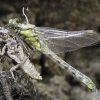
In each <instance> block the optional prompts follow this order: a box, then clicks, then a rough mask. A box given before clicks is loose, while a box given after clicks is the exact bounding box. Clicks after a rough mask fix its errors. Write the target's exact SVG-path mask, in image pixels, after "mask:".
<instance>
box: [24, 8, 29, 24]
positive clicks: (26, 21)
mask: <svg viewBox="0 0 100 100" xmlns="http://www.w3.org/2000/svg"><path fill="white" fill-rule="evenodd" d="M24 11H25V8H24V7H23V9H22V12H23V15H24V16H25V18H26V22H27V24H29V21H28V18H27V16H26V14H25V12H24Z"/></svg>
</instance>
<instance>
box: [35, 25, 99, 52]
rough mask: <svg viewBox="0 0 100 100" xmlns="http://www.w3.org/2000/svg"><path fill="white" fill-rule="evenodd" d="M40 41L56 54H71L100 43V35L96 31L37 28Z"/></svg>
mask: <svg viewBox="0 0 100 100" xmlns="http://www.w3.org/2000/svg"><path fill="white" fill-rule="evenodd" d="M35 31H36V33H37V34H38V37H39V39H40V40H42V41H43V42H45V43H46V45H47V46H48V48H49V49H50V50H51V51H53V52H55V53H62V52H70V51H74V50H77V49H79V48H82V47H86V46H90V45H93V44H95V43H97V42H98V41H100V35H99V33H97V32H96V31H94V30H83V31H64V30H58V29H53V28H49V27H36V28H35Z"/></svg>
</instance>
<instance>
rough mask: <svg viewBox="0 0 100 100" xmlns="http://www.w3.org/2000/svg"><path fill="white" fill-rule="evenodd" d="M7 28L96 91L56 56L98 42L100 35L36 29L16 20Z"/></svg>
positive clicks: (89, 81)
mask: <svg viewBox="0 0 100 100" xmlns="http://www.w3.org/2000/svg"><path fill="white" fill-rule="evenodd" d="M8 26H9V28H11V29H12V30H14V31H15V33H17V34H19V35H22V36H24V37H25V40H26V41H28V43H30V45H31V46H33V47H34V48H35V49H36V50H37V51H40V52H42V53H43V54H45V55H47V56H48V57H49V58H51V59H52V60H53V61H54V62H55V63H56V64H58V65H59V66H60V67H61V68H63V69H64V70H66V71H67V72H68V73H69V74H71V75H72V76H73V77H75V78H76V79H77V80H78V81H80V82H82V83H84V84H85V85H86V86H87V87H88V88H90V89H91V90H92V91H94V92H96V91H97V88H96V86H95V84H94V83H93V81H92V80H91V79H90V78H89V77H87V76H86V75H84V74H83V73H81V72H80V71H78V70H77V69H75V68H74V67H72V66H71V65H69V64H68V63H66V62H65V61H64V60H62V59H61V58H60V57H58V56H57V55H56V54H58V53H64V52H70V51H74V50H77V49H80V48H83V47H87V46H91V45H93V44H95V43H97V42H99V41H100V35H99V33H98V32H96V31H94V30H82V31H66V30H61V29H55V28H49V27H36V26H35V25H33V24H29V23H20V21H19V19H18V18H15V19H10V20H9V22H8Z"/></svg>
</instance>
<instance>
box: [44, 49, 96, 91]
mask: <svg viewBox="0 0 100 100" xmlns="http://www.w3.org/2000/svg"><path fill="white" fill-rule="evenodd" d="M46 55H47V56H48V57H50V58H51V59H52V60H53V61H54V62H56V63H57V64H58V65H59V66H60V67H61V68H63V69H65V70H66V71H67V72H68V73H69V74H71V75H72V76H74V77H75V78H76V79H77V80H79V81H80V82H82V83H84V84H85V85H87V87H88V88H90V89H91V90H92V91H97V90H96V86H95V84H94V83H93V82H92V80H91V79H90V78H89V77H87V76H86V75H84V74H83V73H81V72H79V71H78V70H76V69H75V68H73V67H72V66H71V65H69V64H68V63H66V62H65V61H64V60H62V59H61V58H60V57H58V56H57V55H56V54H55V53H53V52H52V51H49V54H46Z"/></svg>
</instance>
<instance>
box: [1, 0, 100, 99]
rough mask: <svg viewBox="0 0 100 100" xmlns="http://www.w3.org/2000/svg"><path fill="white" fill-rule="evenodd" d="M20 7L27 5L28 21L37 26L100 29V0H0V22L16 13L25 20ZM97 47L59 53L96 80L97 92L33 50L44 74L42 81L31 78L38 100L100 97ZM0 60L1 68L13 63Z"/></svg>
mask: <svg viewBox="0 0 100 100" xmlns="http://www.w3.org/2000/svg"><path fill="white" fill-rule="evenodd" d="M22 7H25V8H27V7H28V8H29V12H27V16H28V18H29V22H30V23H31V24H35V25H36V26H41V27H42V26H45V27H52V28H59V29H65V30H70V31H75V30H87V29H92V30H96V31H98V32H100V2H99V0H0V26H4V25H6V24H7V23H8V20H9V19H11V18H16V17H18V18H20V19H21V21H22V22H23V21H25V18H24V17H23V16H22ZM99 49H100V43H98V44H97V45H95V46H91V47H87V48H83V49H80V50H77V51H74V52H70V53H66V54H59V56H60V57H61V58H62V59H64V60H65V61H66V62H68V63H69V64H71V65H72V66H73V67H75V68H76V69H78V70H79V71H81V72H83V73H84V74H86V75H87V76H88V77H90V78H91V79H92V80H93V82H94V83H95V84H96V86H97V88H98V93H92V92H91V91H90V90H89V89H87V87H86V86H85V85H83V84H82V83H80V82H78V81H77V80H76V79H74V78H73V77H72V76H71V75H69V74H68V73H66V72H65V71H64V70H62V69H61V68H60V67H59V66H58V65H56V64H55V63H54V62H53V61H52V60H51V59H49V58H47V57H46V56H45V55H39V54H38V53H34V54H33V56H32V57H31V59H32V62H33V63H34V65H35V66H36V68H37V70H39V71H40V73H41V75H42V76H43V80H42V81H35V80H32V81H33V83H34V87H35V89H37V90H38V91H39V92H40V93H41V94H42V95H43V96H41V97H40V98H38V99H37V100H100V91H99V89H100V50H99ZM7 59H9V58H7ZM2 62H5V61H2ZM0 64H1V65H0V66H1V70H2V69H3V70H4V69H6V70H7V69H9V67H11V66H12V65H13V61H12V60H10V59H9V62H5V63H0ZM27 100H28V99H27ZM32 100H34V99H32Z"/></svg>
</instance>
